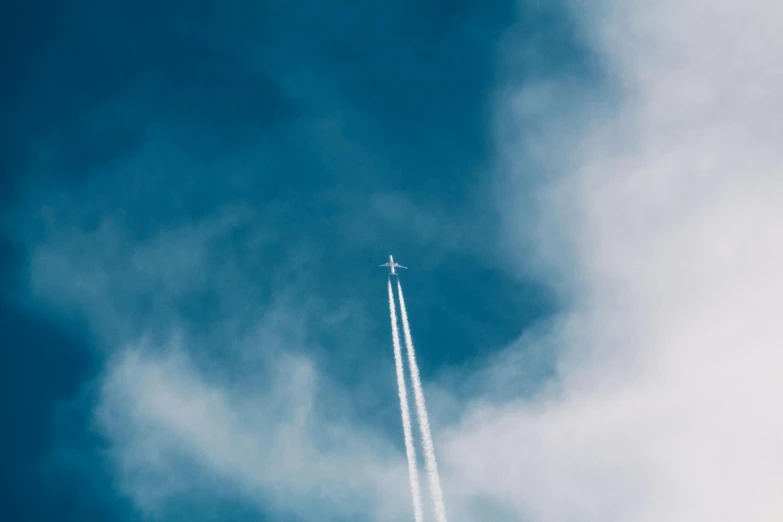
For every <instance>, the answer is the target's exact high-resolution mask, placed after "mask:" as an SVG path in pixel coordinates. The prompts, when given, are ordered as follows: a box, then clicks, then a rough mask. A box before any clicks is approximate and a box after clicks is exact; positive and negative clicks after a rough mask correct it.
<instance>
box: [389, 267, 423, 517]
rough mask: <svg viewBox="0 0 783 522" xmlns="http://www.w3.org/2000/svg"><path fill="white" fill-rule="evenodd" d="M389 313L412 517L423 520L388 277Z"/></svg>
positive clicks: (397, 333) (398, 336)
mask: <svg viewBox="0 0 783 522" xmlns="http://www.w3.org/2000/svg"><path fill="white" fill-rule="evenodd" d="M389 315H390V319H391V328H392V344H393V345H394V367H395V368H396V369H397V390H398V393H399V396H400V411H401V413H402V431H403V435H404V436H405V453H406V454H407V456H408V478H409V479H410V483H411V496H412V497H413V517H414V519H415V521H416V522H423V520H424V517H423V515H422V509H421V491H420V490H419V472H418V469H417V467H416V448H415V447H414V446H413V432H412V430H411V412H410V410H409V409H408V391H407V387H406V386H405V374H404V371H403V369H402V350H401V349H400V333H399V330H397V312H396V310H395V307H394V293H393V292H392V284H391V279H389Z"/></svg>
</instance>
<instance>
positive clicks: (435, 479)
mask: <svg viewBox="0 0 783 522" xmlns="http://www.w3.org/2000/svg"><path fill="white" fill-rule="evenodd" d="M389 287H390V288H391V281H389ZM389 295H391V294H389ZM397 295H399V297H400V315H401V316H402V331H403V333H404V334H405V347H406V348H407V352H408V365H409V366H410V371H411V382H412V383H413V397H414V399H415V401H416V415H417V418H418V421H419V430H420V431H421V439H422V446H423V448H424V468H425V469H426V470H427V479H428V481H429V485H430V496H431V497H432V503H433V507H434V509H435V517H436V519H437V521H438V522H447V520H446V507H445V505H444V504H443V492H442V491H441V488H440V475H439V474H438V462H437V461H436V460H435V446H434V445H433V444H432V434H431V433H430V421H429V418H428V416H427V405H426V404H425V402H424V391H423V390H422V387H421V377H420V376H419V365H418V364H416V353H415V351H414V349H413V339H412V337H411V328H410V325H409V324H408V312H407V310H406V309H405V298H404V297H403V295H402V285H400V280H399V279H397ZM396 329H397V325H396V322H395V324H394V327H393V328H392V335H393V336H394V335H395V332H394V330H396ZM396 335H397V337H399V334H396ZM397 343H398V344H399V341H397ZM398 382H399V379H398Z"/></svg>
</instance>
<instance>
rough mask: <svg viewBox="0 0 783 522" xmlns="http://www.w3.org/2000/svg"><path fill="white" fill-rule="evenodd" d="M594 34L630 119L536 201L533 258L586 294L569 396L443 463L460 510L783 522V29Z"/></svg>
mask: <svg viewBox="0 0 783 522" xmlns="http://www.w3.org/2000/svg"><path fill="white" fill-rule="evenodd" d="M580 17H582V18H581V20H580V21H581V23H582V24H583V25H582V26H583V28H584V33H585V37H586V38H587V40H588V41H589V42H591V45H593V48H594V50H595V51H596V53H598V56H599V62H600V63H603V64H604V65H605V66H606V67H607V68H608V70H607V72H608V77H609V78H610V79H611V80H612V81H616V82H617V85H618V87H619V89H618V90H617V91H618V92H620V93H622V99H621V101H617V100H615V101H614V102H613V104H614V105H615V106H616V110H615V111H613V112H611V113H610V112H609V111H606V110H605V109H601V111H597V110H591V109H587V110H584V111H583V112H582V115H583V116H584V117H585V118H586V119H584V120H582V121H580V122H577V123H575V124H574V125H575V127H576V128H577V129H578V132H572V133H570V134H568V133H566V134H565V135H564V139H567V140H568V145H569V146H570V148H571V149H570V150H571V153H570V154H569V156H568V157H567V158H564V159H563V160H559V159H558V156H557V155H555V156H554V157H553V158H554V159H553V161H556V162H558V163H557V164H558V165H559V166H560V167H561V169H564V170H563V172H561V173H560V177H559V180H558V181H557V183H556V184H555V185H554V186H547V187H545V188H544V189H542V190H541V191H540V192H539V193H538V194H539V195H540V197H542V198H543V201H542V204H541V208H542V209H544V215H543V216H542V218H541V220H540V221H539V226H540V227H541V228H540V229H539V230H538V231H537V232H536V234H533V235H532V237H534V238H535V239H536V240H538V241H543V245H542V243H541V242H539V243H536V244H535V245H534V247H537V248H541V249H542V250H541V252H543V254H544V255H545V259H546V261H547V262H548V263H550V262H552V261H553V260H557V263H559V265H558V266H556V267H554V268H551V267H550V268H551V274H552V275H551V277H553V278H556V277H559V275H561V274H570V277H569V279H570V280H571V281H572V282H573V286H571V287H570V288H569V296H570V297H571V301H572V306H573V310H572V312H571V313H570V314H568V315H566V316H564V317H563V318H562V319H561V321H562V323H561V328H560V330H559V332H558V334H557V335H558V337H557V339H558V343H559V346H560V349H561V350H563V352H564V355H563V358H562V359H561V361H560V365H559V380H558V382H557V385H556V386H554V387H552V388H551V389H547V390H546V391H545V392H543V394H542V395H541V396H540V397H537V398H536V399H535V400H531V401H511V402H506V403H503V404H500V405H497V404H496V405H494V406H487V405H486V402H482V403H480V404H477V405H476V406H475V407H474V408H472V410H471V411H469V412H468V413H466V415H465V416H464V418H463V421H462V424H461V425H460V426H459V427H458V428H454V429H452V430H451V431H450V432H449V435H448V443H447V445H446V446H444V447H443V449H442V451H443V452H445V455H444V460H445V461H446V462H447V464H446V467H447V468H448V469H449V470H450V471H451V479H450V481H449V482H448V485H447V488H448V487H449V486H450V487H451V488H453V490H452V494H453V495H454V494H456V495H457V496H460V497H462V498H463V500H464V501H466V502H469V500H468V499H469V498H470V497H471V496H473V495H478V494H480V495H481V496H482V498H486V497H489V498H491V499H493V500H494V502H496V503H497V504H499V505H502V506H504V507H505V509H506V510H509V511H510V512H511V513H513V514H514V516H516V517H524V516H527V517H529V518H530V519H532V520H541V521H565V520H601V521H621V520H622V521H644V522H646V521H653V520H670V521H696V520H716V521H723V520H725V521H730V520H737V519H746V520H769V521H772V520H779V519H780V517H781V515H782V514H783V494H781V492H782V491H783V444H781V443H780V441H781V440H783V416H781V415H780V414H779V413H778V411H779V409H780V400H781V397H783V381H781V380H780V379H779V377H778V373H779V368H780V367H781V365H782V364H783V352H781V350H780V346H781V340H783V322H781V321H780V318H779V316H780V310H781V305H783V273H782V272H783V246H781V242H780V240H779V237H780V233H779V231H780V229H781V226H783V205H781V204H780V201H781V200H783V149H781V147H780V143H781V142H782V141H781V138H783V116H781V115H783V99H781V98H780V96H779V93H780V92H783V76H781V73H780V72H779V71H780V69H779V67H778V65H779V61H780V60H779V49H781V48H783V17H782V16H781V8H780V7H779V5H777V3H775V2H762V1H758V2H751V3H749V4H747V3H746V4H742V5H740V4H739V3H729V2H717V3H715V2H699V1H691V2H683V3H680V2H666V1H665V2H655V3H652V4H650V3H639V2H634V3H621V2H614V3H602V4H601V5H600V6H599V7H596V8H594V9H593V8H590V11H589V12H581V13H580ZM569 88H570V87H569ZM524 91H525V89H524V88H523V92H524ZM524 98H525V96H524V95H523V99H524ZM528 98H529V97H528ZM531 99H540V93H538V94H537V95H536V96H534V97H533V98H531ZM607 105H608V104H607ZM521 107H523V108H524V107H526V105H524V104H522V106H521ZM516 108H517V109H518V108H519V107H516ZM602 111H603V112H604V114H605V115H604V117H603V118H598V117H596V115H597V114H599V113H601V112H602ZM513 114H514V113H512V118H513V117H514V116H513ZM588 116H589V117H588ZM529 117H530V116H529V112H528V113H525V114H521V115H519V116H518V121H519V122H524V121H526V118H529ZM541 117H546V111H544V114H543V115H542V116H541ZM553 117H554V118H558V115H554V116H553ZM565 125H566V122H564V120H563V119H562V117H561V118H560V119H558V120H556V121H555V122H553V123H552V124H551V126H549V127H546V129H549V131H548V132H547V130H546V129H545V131H542V132H538V133H537V134H535V135H533V136H529V135H526V134H525V132H524V129H522V130H521V131H520V132H519V135H520V136H521V138H519V139H518V141H514V140H511V141H509V142H507V143H506V146H507V147H508V149H507V152H506V157H507V158H510V159H511V161H512V163H511V165H512V166H513V160H514V158H515V157H521V156H525V161H527V159H528V157H527V156H526V151H528V150H529V148H530V147H531V142H533V143H535V144H536V146H541V145H542V142H543V144H544V145H546V144H549V148H548V150H556V151H557V150H563V144H562V143H551V142H550V140H553V139H556V138H558V136H557V135H556V134H555V133H554V132H551V129H556V128H561V127H564V126H565ZM583 129H584V131H583ZM519 161H522V160H521V159H520V160H519ZM572 166H575V168H574V169H573V170H565V169H570V167H572ZM508 182H509V183H515V180H514V179H513V177H512V178H511V179H510V180H509V181H508ZM529 197H530V196H529V195H520V196H519V199H516V201H517V202H519V201H522V200H523V198H525V199H529ZM514 201H515V199H513V198H512V200H511V201H506V202H505V203H504V205H505V207H506V208H511V209H513V208H514V207H515V203H514ZM509 221H510V222H511V223H518V222H519V214H515V213H514V212H513V211H512V212H509ZM509 228H510V229H513V228H514V226H510V227H509ZM517 228H519V227H518V226H517ZM520 233H521V234H523V235H524V237H523V240H522V241H521V242H522V243H523V244H524V243H525V242H528V244H529V241H530V237H531V235H530V234H529V230H524V231H520ZM547 236H555V238H556V239H554V240H551V239H548V237H547ZM553 245H554V246H553ZM532 250H534V249H533V248H528V249H526V250H525V251H524V252H525V253H526V254H529V253H530V252H531V251H532ZM553 252H554V253H555V254H553ZM563 252H568V253H569V254H570V255H569V256H563V255H562V254H563ZM558 254H559V255H558ZM507 371H508V370H507V369H506V372H507ZM504 378H506V379H507V378H508V376H507V375H505V374H504Z"/></svg>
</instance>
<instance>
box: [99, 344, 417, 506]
mask: <svg viewBox="0 0 783 522" xmlns="http://www.w3.org/2000/svg"><path fill="white" fill-rule="evenodd" d="M161 348H164V350H163V353H161ZM267 369H268V370H269V371H259V370H256V372H255V373H256V374H257V375H258V381H259V383H258V384H257V385H255V386H247V385H245V386H242V385H238V384H236V383H230V382H220V381H218V382H212V381H210V379H209V378H208V377H207V375H205V374H204V373H203V372H202V371H201V370H200V369H199V368H198V367H196V366H195V365H194V364H193V362H192V361H191V360H190V357H189V356H188V355H187V354H186V352H185V350H184V349H183V348H182V347H181V346H179V343H178V342H177V341H176V340H174V341H172V342H171V343H170V344H169V345H168V346H166V347H159V346H155V347H153V346H145V345H144V343H141V344H140V345H137V346H129V347H127V348H126V349H124V350H121V351H120V352H118V356H117V358H116V359H115V360H114V363H113V364H112V365H111V366H110V368H109V369H108V371H107V373H106V375H105V378H104V384H103V389H102V392H101V397H102V400H101V405H100V407H99V410H98V411H97V419H98V421H99V425H100V426H101V427H102V429H104V430H105V432H106V433H107V434H108V436H109V437H110V439H111V440H112V441H113V446H112V453H113V455H114V456H115V458H116V460H117V462H118V465H119V469H120V471H121V473H120V474H119V476H120V478H121V481H122V485H123V489H124V490H125V491H127V492H129V493H130V494H131V495H132V496H133V498H134V500H135V501H136V503H137V505H138V506H139V507H140V508H141V509H142V510H143V511H144V512H146V513H148V514H152V515H158V516H160V515H161V514H165V512H166V508H167V504H168V501H169V500H170V499H171V498H172V497H174V496H176V495H177V494H183V493H184V494H191V495H192V494H194V493H195V492H197V491H199V490H202V489H203V490H205V491H207V492H208V493H207V494H209V495H212V496H217V497H219V496H221V495H228V493H227V492H231V494H233V495H234V496H235V495H236V494H237V493H238V494H239V495H240V496H243V497H244V498H245V500H246V501H248V502H251V503H256V504H257V505H258V506H259V507H260V506H263V507H264V509H265V510H266V511H268V512H269V511H272V512H274V511H275V510H282V511H285V512H288V513H295V514H297V515H299V516H313V514H314V513H321V515H323V514H326V513H328V514H329V515H328V516H330V517H332V516H342V517H349V516H365V517H366V516H368V515H369V516H371V517H372V519H373V520H399V519H401V518H402V517H404V516H405V515H406V514H407V510H406V509H405V508H406V505H405V504H402V503H401V502H400V499H404V498H406V496H407V488H406V486H405V484H406V469H405V468H404V461H400V460H399V459H398V458H397V457H398V454H397V453H396V451H394V450H393V449H392V447H391V446H389V445H388V443H387V442H385V441H384V440H383V439H382V438H380V437H379V436H378V435H377V434H374V433H373V432H372V431H370V430H367V429H361V428H359V427H357V425H356V424H355V422H348V423H346V422H341V421H340V420H339V417H338V419H337V420H335V419H334V418H331V417H330V414H333V413H334V411H335V408H334V406H333V405H331V404H330V401H331V400H332V399H333V397H329V398H328V399H327V400H324V399H320V400H319V398H318V397H317V395H318V392H319V391H322V387H321V386H320V384H319V382H318V378H317V374H316V372H315V369H314V368H313V366H312V363H311V362H310V361H309V360H308V359H306V358H303V357H299V356H293V355H290V354H282V355H280V356H279V357H277V358H276V360H275V361H274V362H272V363H271V364H270V365H269V367H268V368H267ZM321 408H323V410H322V409H321ZM324 412H327V413H324Z"/></svg>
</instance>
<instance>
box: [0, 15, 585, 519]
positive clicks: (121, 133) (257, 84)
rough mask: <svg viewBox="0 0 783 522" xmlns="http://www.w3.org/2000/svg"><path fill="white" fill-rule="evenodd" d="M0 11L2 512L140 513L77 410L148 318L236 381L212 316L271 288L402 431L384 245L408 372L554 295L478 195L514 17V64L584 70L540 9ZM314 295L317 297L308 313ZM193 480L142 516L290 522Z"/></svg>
mask: <svg viewBox="0 0 783 522" xmlns="http://www.w3.org/2000/svg"><path fill="white" fill-rule="evenodd" d="M6 10H7V11H8V12H7V13H6V14H5V15H4V16H3V19H4V25H5V26H6V28H5V29H4V30H3V34H4V37H3V38H4V40H5V42H4V48H5V49H6V53H5V54H4V58H3V67H4V70H5V74H4V78H5V79H6V80H5V81H4V82H3V87H2V104H3V112H4V113H5V114H6V117H5V118H4V119H3V124H2V128H1V131H2V136H3V138H4V139H3V140H2V142H3V143H4V145H3V154H2V158H3V159H2V171H3V172H4V174H3V185H4V187H5V188H4V190H3V196H2V202H3V206H4V208H5V210H6V211H5V213H4V214H5V223H6V225H7V226H6V228H5V231H4V235H3V238H2V245H3V248H2V274H3V281H4V293H3V296H2V297H3V300H2V312H3V313H2V328H1V329H0V336H2V345H3V347H4V348H3V354H4V357H3V360H4V363H3V370H2V372H3V377H2V382H3V393H2V397H3V406H4V411H5V412H6V413H5V417H6V419H7V422H6V425H7V426H9V428H8V429H6V430H4V433H3V439H4V440H3V444H2V448H3V450H2V451H3V461H4V462H6V463H8V465H7V466H6V467H5V470H4V472H3V476H4V480H3V483H4V486H3V488H2V493H1V495H2V504H3V505H4V506H6V508H4V511H6V513H7V514H8V516H9V517H10V519H13V520H18V521H34V520H51V519H52V518H58V519H62V520H80V521H83V520H146V519H148V517H149V516H151V515H149V513H146V512H144V511H143V510H141V509H139V508H138V506H137V505H136V504H135V503H134V500H133V498H132V494H130V493H128V491H127V489H125V488H124V487H123V485H122V480H121V478H120V477H119V475H120V474H121V472H120V471H118V469H117V468H118V465H117V463H116V459H115V458H114V457H113V456H112V452H113V447H114V445H115V441H113V440H112V439H111V436H107V434H106V431H105V429H103V428H102V427H101V426H100V425H99V423H98V422H96V420H95V410H96V408H97V407H98V405H99V404H100V402H101V399H100V395H101V391H100V389H101V382H102V379H103V377H102V376H103V375H104V374H105V372H106V367H107V365H110V364H111V361H112V360H113V358H115V357H118V355H117V353H118V352H121V351H122V348H123V346H125V345H127V344H129V343H131V344H132V343H134V342H136V341H137V340H138V339H139V338H141V337H152V338H156V339H165V338H167V337H168V336H170V335H172V332H176V331H179V332H184V334H183V335H184V336H186V337H187V338H189V339H191V341H192V343H193V346H192V347H190V348H188V350H189V351H190V352H192V357H194V358H196V359H197V360H198V361H199V364H202V365H204V367H205V368H209V370H205V371H207V372H210V371H213V370H214V372H215V374H216V375H220V376H221V377H220V378H225V379H228V381H233V380H237V381H242V380H244V379H251V378H253V376H254V374H252V372H243V371H242V369H241V368H242V366H243V362H242V360H240V359H242V357H246V355H242V356H238V355H237V354H235V353H232V350H231V349H230V348H227V347H226V346H224V344H225V343H226V342H227V341H225V340H224V339H225V338H226V334H225V329H226V328H227V326H226V324H227V323H229V322H231V319H234V320H236V321H237V322H238V323H241V326H237V327H236V328H240V329H248V328H252V323H253V321H254V320H256V319H257V318H258V314H260V313H261V312H258V311H257V310H259V309H264V310H267V309H272V308H274V307H275V306H278V307H279V310H280V312H279V313H280V314H281V315H282V316H285V318H283V319H280V322H281V323H284V324H283V326H281V327H280V328H282V329H283V330H284V331H285V335H292V336H296V332H297V331H299V330H300V329H301V328H303V326H302V323H303V322H307V323H308V327H307V328H308V332H312V333H309V334H308V335H309V336H311V337H313V338H314V340H313V341H312V344H313V346H310V345H309V344H308V346H306V347H299V348H291V349H299V350H302V351H304V352H306V354H307V355H308V356H310V357H313V358H314V360H316V361H318V365H319V369H320V370H321V371H323V372H325V373H326V374H327V375H329V379H331V380H333V381H334V382H335V383H336V384H334V385H335V386H339V387H341V388H345V389H347V390H354V391H352V392H349V393H348V394H347V397H348V399H347V400H350V401H354V400H355V406H352V408H351V409H352V412H353V413H352V415H356V416H359V417H363V418H364V421H363V422H365V423H367V424H368V425H372V426H376V427H377V429H379V430H382V431H384V432H388V433H389V434H390V438H392V440H394V437H396V435H397V432H398V431H399V426H398V419H397V417H396V415H397V413H396V409H395V408H396V403H395V399H394V397H395V395H394V391H393V375H392V373H391V372H390V371H389V370H390V369H391V366H390V362H389V358H390V346H389V341H388V321H387V319H386V317H387V316H386V313H387V312H386V310H385V306H386V304H385V296H384V285H385V277H384V274H383V273H382V271H381V270H376V268H375V267H376V266H377V264H378V263H379V262H382V261H383V260H384V259H385V257H386V256H387V255H388V253H390V252H391V253H394V254H395V255H396V256H397V259H399V260H401V261H403V262H404V263H406V264H407V265H409V266H411V267H412V270H410V272H409V273H406V274H405V283H406V288H408V289H409V290H408V293H409V298H408V300H409V307H410V310H411V316H412V320H413V322H414V329H415V335H416V338H417V342H418V344H419V345H420V347H421V348H420V351H421V354H420V358H421V362H420V364H421V367H422V371H423V373H424V377H425V379H427V378H430V377H432V376H434V375H436V374H439V373H444V372H446V373H448V372H456V374H460V372H462V371H464V367H471V365H480V364H481V361H482V360H484V359H485V358H486V356H487V353H489V352H493V351H496V350H500V349H502V348H503V347H504V346H505V345H507V344H508V343H509V342H511V341H512V340H514V339H515V338H516V337H517V336H518V335H519V334H520V333H521V332H522V331H523V330H524V329H525V327H526V325H528V324H530V323H531V322H534V321H536V320H538V319H541V318H542V317H546V316H548V315H549V314H551V313H552V311H553V310H554V309H555V306H556V305H555V299H554V294H553V293H552V291H550V290H548V288H547V286H546V285H545V284H542V283H540V282H538V281H536V280H535V279H532V278H530V277H518V276H516V275H514V274H512V273H510V271H509V270H508V267H507V266H506V262H505V261H503V260H500V261H499V260H497V258H498V257H500V254H499V253H498V252H499V250H500V249H498V246H497V244H498V242H499V240H500V239H499V236H498V230H499V225H498V223H499V220H500V217H499V216H498V214H497V210H496V207H495V204H494V201H493V199H492V196H491V195H492V191H493V178H492V172H493V170H494V169H495V168H496V164H495V150H496V142H495V140H494V132H495V131H494V127H495V124H496V120H495V111H496V103H497V99H498V92H500V90H501V89H502V88H503V87H504V86H505V85H504V82H511V81H514V82H516V81H519V78H514V79H512V78H510V77H509V76H507V75H508V74H509V71H510V67H507V64H506V63H505V60H506V59H507V56H506V54H505V46H506V45H507V40H508V39H509V30H510V29H511V28H512V27H515V28H516V30H517V31H518V32H517V36H516V38H519V37H520V36H519V35H521V37H522V38H523V39H525V38H528V36H529V38H530V39H531V42H533V45H535V47H536V51H537V53H538V56H537V57H536V59H535V60H534V62H535V63H533V61H531V63H530V64H529V69H530V71H529V74H531V75H540V74H541V73H542V69H543V70H544V71H547V70H549V69H550V68H551V69H552V70H557V69H559V68H569V67H573V68H579V67H580V66H581V64H582V57H581V56H580V51H579V48H578V46H577V45H576V43H575V42H574V40H573V35H572V34H571V30H570V28H569V19H568V16H567V15H566V13H563V12H560V10H559V8H557V7H556V6H550V7H546V8H540V7H539V8H526V7H524V6H522V7H520V6H516V5H513V4H511V3H508V2H497V3H494V4H490V5H485V4H482V3H480V2H458V3H448V4H444V3H437V2H431V3H425V4H420V3H415V2H403V3H397V4H394V5H389V4H381V3H377V2H376V3H372V4H363V5H361V6H359V5H358V4H351V3H339V4H334V3H329V4H327V3H321V2H313V3H310V4H307V5H302V6H299V7H289V6H284V5H283V4H281V3H278V4H273V3H261V4H253V3H248V2H224V3H217V2H198V3H196V4H193V3H192V2H190V3H181V2H163V3H159V2H154V3H145V2H133V3H114V4H111V5H107V4H105V3H101V2H89V1H86V2H77V3H72V4H69V5H65V4H62V3H57V2H40V3H35V4H29V5H24V6H22V5H18V6H15V7H11V6H8V7H6ZM520 27H521V28H522V30H521V31H520V30H519V28H520ZM514 71H515V74H517V75H521V76H522V77H524V76H525V74H527V72H526V69H525V68H524V67H521V68H515V69H514ZM171 244H174V245H176V246H175V247H172V249H174V250H176V253H173V254H171V253H169V252H167V251H165V248H166V247H167V246H171ZM191 249H192V250H191ZM42 252H43V254H42ZM134 256H138V257H139V258H141V259H142V260H141V261H139V262H129V261H128V259H133V258H134ZM202 270H204V271H206V273H203V272H200V271H202ZM322 309H334V310H335V312H334V317H332V318H330V317H329V316H327V317H325V318H321V319H318V318H317V317H315V318H314V317H312V314H313V313H314V312H313V311H314V310H322ZM289 323H290V324H289ZM229 338H230V336H229ZM222 339H223V341H222ZM288 349H289V347H288V346H286V345H285V343H283V344H282V345H276V346H274V347H271V346H263V345H262V346H258V347H257V350H258V351H261V352H263V351H265V350H267V351H270V352H274V351H275V350H281V351H286V350H288ZM259 357H261V356H259ZM233 374H235V375H233ZM368 375H369V376H371V377H369V379H368ZM370 387H372V388H374V389H373V392H372V393H369V392H368V389H369V388H370ZM343 395H344V396H345V395H346V394H345V393H343ZM352 395H355V397H354V396H352ZM262 398H263V395H262ZM344 399H345V397H344ZM326 401H327V402H328V399H326ZM395 444H401V439H400V440H399V441H397V440H395ZM204 480H205V481H206V482H208V479H206V478H205V479H204ZM200 488H203V484H202V485H201V486H199V485H198V484H196V485H193V487H191V488H185V489H184V490H182V491H179V492H178V493H177V494H176V495H172V496H171V498H169V499H167V500H166V501H165V506H166V507H165V509H163V511H162V512H161V513H162V514H161V513H158V514H157V515H155V516H156V517H160V519H161V520H179V519H181V518H188V519H189V520H213V519H214V520H217V519H221V520H224V519H226V518H231V519H235V520H243V519H248V520H249V519H253V520H259V517H261V519H263V520H265V519H266V518H264V517H265V516H266V515H268V514H269V513H273V514H274V515H270V517H271V518H269V519H270V520H272V519H275V520H280V519H281V518H279V517H283V518H282V519H286V518H285V517H286V515H285V513H286V509H285V508H280V509H279V510H276V509H275V508H267V507H266V506H265V505H264V503H263V502H262V503H261V504H260V505H259V504H256V503H253V502H248V500H247V498H245V497H243V496H242V495H236V496H232V494H230V493H225V494H206V495H205V494H204V491H202V490H201V489H200ZM208 489H209V488H208ZM9 509H10V511H9ZM195 513H198V514H197V515H194V514H195Z"/></svg>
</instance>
